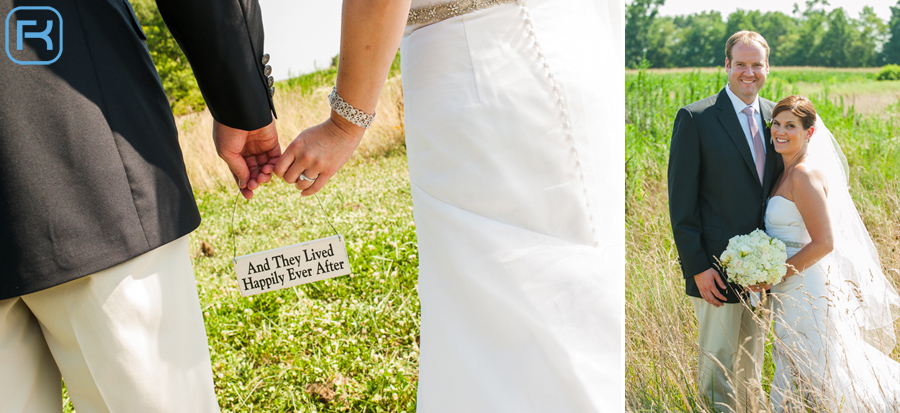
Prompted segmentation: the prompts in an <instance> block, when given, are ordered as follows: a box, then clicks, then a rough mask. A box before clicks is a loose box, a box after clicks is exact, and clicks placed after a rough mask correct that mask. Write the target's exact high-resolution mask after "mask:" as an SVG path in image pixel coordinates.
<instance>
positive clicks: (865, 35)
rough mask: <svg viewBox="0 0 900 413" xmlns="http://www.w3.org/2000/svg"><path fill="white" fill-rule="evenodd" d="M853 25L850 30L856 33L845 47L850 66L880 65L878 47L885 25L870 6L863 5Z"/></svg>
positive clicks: (883, 35) (881, 40)
mask: <svg viewBox="0 0 900 413" xmlns="http://www.w3.org/2000/svg"><path fill="white" fill-rule="evenodd" d="M854 25H855V29H854V30H851V32H852V33H856V34H857V35H855V36H854V37H853V39H852V40H851V42H850V46H849V47H848V49H847V56H848V58H849V59H850V66H853V67H875V66H880V65H881V63H880V62H879V56H878V48H879V46H880V45H881V44H883V43H884V39H885V34H886V33H887V25H885V23H884V21H883V20H881V19H880V18H879V17H878V15H877V14H875V10H874V9H872V7H870V6H866V7H863V9H862V11H861V12H860V13H859V19H858V20H856V21H855V22H854Z"/></svg>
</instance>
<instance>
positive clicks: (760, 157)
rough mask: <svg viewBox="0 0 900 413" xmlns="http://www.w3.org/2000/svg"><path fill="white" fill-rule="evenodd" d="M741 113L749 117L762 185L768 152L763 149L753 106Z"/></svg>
mask: <svg viewBox="0 0 900 413" xmlns="http://www.w3.org/2000/svg"><path fill="white" fill-rule="evenodd" d="M741 112H743V113H744V114H745V115H747V121H748V122H749V123H750V137H751V138H752V139H753V152H756V174H757V175H759V183H760V184H761V183H763V172H764V171H765V170H766V150H765V148H763V142H762V136H760V134H759V127H758V126H756V119H754V118H753V106H747V107H746V108H744V110H742V111H741Z"/></svg>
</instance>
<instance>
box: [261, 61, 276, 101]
mask: <svg viewBox="0 0 900 413" xmlns="http://www.w3.org/2000/svg"><path fill="white" fill-rule="evenodd" d="M261 61H262V64H264V65H266V68H265V70H264V73H265V75H266V76H267V77H268V78H267V79H266V84H268V85H269V97H271V96H274V95H275V86H274V85H275V78H274V77H272V76H271V75H272V66H269V65H268V63H269V54H268V53H266V54H264V55H263V57H262V60H261Z"/></svg>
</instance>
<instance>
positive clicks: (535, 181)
mask: <svg viewBox="0 0 900 413" xmlns="http://www.w3.org/2000/svg"><path fill="white" fill-rule="evenodd" d="M388 3H398V4H399V3H402V2H399V1H394V2H392V1H384V2H372V1H369V0H365V1H351V0H345V1H344V9H343V10H344V13H343V17H342V20H343V24H342V34H341V38H342V39H341V55H340V65H339V66H338V75H337V87H336V94H338V95H340V96H341V97H342V98H343V101H345V102H347V103H349V104H350V105H351V106H353V107H355V108H356V109H358V112H362V114H359V113H357V112H352V113H355V114H356V116H357V117H358V118H360V119H366V118H367V117H368V116H369V114H371V113H372V112H373V111H374V108H375V101H377V97H378V93H377V92H378V91H379V90H380V88H381V84H382V83H383V82H384V76H385V75H386V74H387V67H388V66H389V64H390V61H391V60H392V57H393V54H394V51H395V50H396V43H395V42H396V41H398V40H399V36H398V35H397V34H399V32H398V31H397V30H398V28H399V31H400V32H403V31H404V29H403V25H402V24H401V25H399V26H398V25H397V23H398V21H399V20H398V18H397V17H398V15H399V14H398V11H400V12H402V13H403V15H400V16H401V17H403V20H404V21H406V23H407V27H406V29H405V33H403V41H402V44H401V53H400V54H401V62H402V63H401V72H402V77H403V99H404V107H405V128H406V145H407V155H408V160H409V169H410V184H411V187H412V188H411V192H412V197H413V207H414V215H415V221H416V232H417V238H418V249H419V262H420V265H419V286H418V293H419V298H420V301H421V308H422V323H421V352H420V355H419V387H418V395H417V411H419V412H426V413H429V412H467V413H469V412H516V413H520V412H600V411H611V412H612V411H617V412H618V411H623V410H624V403H623V394H624V392H623V384H622V382H623V380H622V378H623V377H624V366H623V348H622V338H623V318H624V317H623V308H624V307H623V294H622V291H624V281H623V280H624V261H623V257H624V204H623V202H622V200H623V198H624V184H623V182H624V158H623V156H622V154H623V153H624V140H623V139H622V136H624V127H623V126H622V116H624V112H623V107H622V101H623V99H624V86H623V84H624V83H623V82H622V80H623V78H622V74H623V71H622V67H624V61H623V56H624V54H623V50H624V41H623V38H622V30H621V29H622V17H623V14H622V2H621V1H618V0H602V1H597V0H517V1H512V0H454V1H448V2H440V1H438V2H435V1H434V0H413V1H412V5H411V6H412V9H411V10H410V9H409V0H406V5H407V6H406V10H402V7H393V6H391V7H385V5H386V4H388ZM361 8H366V10H365V11H360V9H361ZM407 11H409V13H408V18H407V15H406V14H407V13H406V12H407ZM392 47H393V48H392ZM378 50H381V51H380V52H379V51H378ZM351 117H353V116H351ZM348 131H349V132H350V133H347V132H348ZM361 136H362V128H361V127H359V126H358V125H357V126H353V125H352V124H349V123H348V122H347V119H346V118H345V116H344V115H340V114H337V113H336V112H332V114H331V118H330V119H329V120H328V121H326V122H325V123H323V124H322V125H319V126H316V127H313V128H311V129H309V130H307V131H304V132H302V133H301V134H300V135H299V136H298V137H297V139H296V140H295V141H294V142H293V143H292V144H291V145H290V146H289V147H288V148H287V149H286V150H285V153H284V155H283V156H282V158H281V159H280V160H279V161H278V163H277V164H276V169H275V173H276V174H277V175H279V176H282V177H283V178H284V179H285V180H286V181H288V182H291V183H296V184H297V186H298V187H299V188H300V189H302V190H303V194H305V195H309V194H312V193H314V192H315V191H317V190H319V189H320V188H321V187H322V186H324V185H325V182H326V181H327V180H328V179H329V178H330V177H331V176H332V175H333V174H334V172H335V171H336V170H337V169H338V168H339V167H340V166H341V165H343V163H344V162H346V160H347V158H349V156H350V153H351V152H352V150H353V148H355V146H356V144H358V143H359V139H360V138H361ZM601 169H602V171H603V173H601ZM373 185H377V182H374V183H373Z"/></svg>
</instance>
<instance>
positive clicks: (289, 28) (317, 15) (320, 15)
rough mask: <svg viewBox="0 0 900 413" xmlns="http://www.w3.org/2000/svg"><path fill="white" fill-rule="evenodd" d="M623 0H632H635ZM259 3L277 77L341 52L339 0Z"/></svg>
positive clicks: (884, 10)
mask: <svg viewBox="0 0 900 413" xmlns="http://www.w3.org/2000/svg"><path fill="white" fill-rule="evenodd" d="M598 1H599V0H598ZM625 2H626V4H629V3H631V0H626V1H625ZM794 3H798V4H800V6H801V10H802V9H803V8H805V7H806V1H805V0H800V1H796V2H794V1H790V0H787V1H785V0H755V1H753V2H746V1H734V0H666V3H665V5H663V6H662V7H660V14H662V15H664V16H677V15H685V14H694V13H699V12H702V11H709V10H718V11H719V12H721V13H722V17H723V18H726V17H727V16H728V14H729V13H731V12H733V11H735V10H736V9H738V8H741V9H745V10H746V9H750V8H754V9H759V10H760V11H763V12H765V11H781V12H783V13H786V14H788V15H790V14H791V13H792V12H793V9H794ZM829 3H830V6H826V7H825V9H826V10H832V9H835V8H838V7H842V8H843V9H844V11H845V12H847V14H848V15H849V16H851V17H853V18H856V17H859V12H860V11H861V10H862V8H863V6H866V5H868V6H872V7H873V8H874V9H875V13H876V14H877V15H878V17H880V18H881V19H882V20H885V21H886V20H888V19H890V17H891V9H890V7H891V6H892V5H896V4H897V0H830V1H829ZM259 4H260V7H262V14H263V24H264V25H265V28H266V51H265V52H266V53H269V54H270V55H271V56H272V60H271V62H270V63H269V64H270V65H272V70H273V74H274V76H275V79H276V80H282V79H287V78H288V70H290V73H291V74H293V75H299V74H303V73H309V72H311V71H313V70H315V69H317V68H325V67H327V66H328V65H329V63H330V62H331V57H332V56H334V55H336V54H337V53H338V50H339V49H340V42H341V39H340V37H341V31H340V29H341V1H340V0H259Z"/></svg>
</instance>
